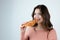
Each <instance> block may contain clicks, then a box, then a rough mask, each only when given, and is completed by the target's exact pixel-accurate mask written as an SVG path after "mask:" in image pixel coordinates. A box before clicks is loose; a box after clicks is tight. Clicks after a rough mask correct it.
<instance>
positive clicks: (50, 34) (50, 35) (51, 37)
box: [48, 29, 57, 40]
mask: <svg viewBox="0 0 60 40" xmlns="http://www.w3.org/2000/svg"><path fill="white" fill-rule="evenodd" d="M48 38H49V39H51V40H52V39H53V40H57V34H56V30H55V29H52V30H50V32H49V35H48Z"/></svg>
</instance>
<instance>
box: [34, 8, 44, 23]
mask: <svg viewBox="0 0 60 40" xmlns="http://www.w3.org/2000/svg"><path fill="white" fill-rule="evenodd" d="M34 19H37V20H38V23H42V22H43V17H42V16H41V11H40V9H38V8H37V9H35V12H34Z"/></svg>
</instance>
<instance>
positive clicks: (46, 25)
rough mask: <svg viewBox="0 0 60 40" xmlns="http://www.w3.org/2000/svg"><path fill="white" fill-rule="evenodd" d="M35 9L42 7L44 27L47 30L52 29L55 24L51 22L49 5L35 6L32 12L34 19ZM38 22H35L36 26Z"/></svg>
mask: <svg viewBox="0 0 60 40" xmlns="http://www.w3.org/2000/svg"><path fill="white" fill-rule="evenodd" d="M35 9H40V11H41V12H42V13H41V16H42V17H43V23H42V24H43V25H44V27H43V28H44V29H46V30H51V29H53V25H52V24H51V22H50V14H49V12H48V9H47V7H46V6H45V5H37V6H36V7H35V8H34V10H33V12H32V18H33V19H34V12H35ZM36 25H37V24H35V26H36Z"/></svg>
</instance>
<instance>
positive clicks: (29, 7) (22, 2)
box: [0, 0, 60, 40]
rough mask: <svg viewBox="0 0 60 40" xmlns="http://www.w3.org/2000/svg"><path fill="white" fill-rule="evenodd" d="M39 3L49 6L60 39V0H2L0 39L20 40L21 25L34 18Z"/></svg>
mask: <svg viewBox="0 0 60 40" xmlns="http://www.w3.org/2000/svg"><path fill="white" fill-rule="evenodd" d="M38 4H44V5H46V6H47V8H48V10H49V12H50V15H51V22H52V24H53V25H54V28H55V30H56V33H57V38H58V40H60V0H0V40H20V37H21V36H20V28H19V25H21V24H22V23H23V22H26V21H28V20H31V19H32V18H31V14H32V11H33V8H34V7H35V6H36V5H38Z"/></svg>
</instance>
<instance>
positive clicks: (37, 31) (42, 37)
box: [21, 5, 57, 40]
mask: <svg viewBox="0 0 60 40" xmlns="http://www.w3.org/2000/svg"><path fill="white" fill-rule="evenodd" d="M32 18H33V20H34V19H37V20H38V22H37V23H36V24H35V25H34V26H33V27H28V28H27V30H26V28H22V26H21V40H57V35H56V31H55V30H54V28H53V25H52V23H51V22H50V14H49V12H48V9H47V7H46V6H45V5H37V6H36V7H35V8H34V10H33V13H32Z"/></svg>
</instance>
